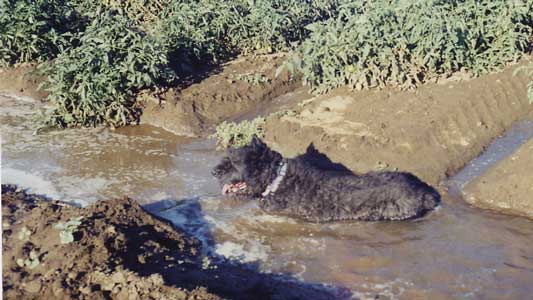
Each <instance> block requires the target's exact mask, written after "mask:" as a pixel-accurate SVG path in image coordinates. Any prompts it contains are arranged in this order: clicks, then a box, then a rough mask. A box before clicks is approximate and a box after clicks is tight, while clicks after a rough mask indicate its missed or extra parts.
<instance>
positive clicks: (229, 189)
mask: <svg viewBox="0 0 533 300" xmlns="http://www.w3.org/2000/svg"><path fill="white" fill-rule="evenodd" d="M245 188H246V183H245V182H238V183H232V184H224V186H222V194H223V195H226V194H229V193H236V192H238V191H240V190H244V189H245Z"/></svg>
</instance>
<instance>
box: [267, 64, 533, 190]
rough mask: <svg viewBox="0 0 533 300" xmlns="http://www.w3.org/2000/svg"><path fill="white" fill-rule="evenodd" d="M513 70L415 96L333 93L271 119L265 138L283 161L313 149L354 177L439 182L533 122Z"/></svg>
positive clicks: (426, 88) (522, 80) (435, 86)
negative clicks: (403, 176)
mask: <svg viewBox="0 0 533 300" xmlns="http://www.w3.org/2000/svg"><path fill="white" fill-rule="evenodd" d="M526 63H527V62H526ZM516 68H517V66H516V65H515V66H510V67H508V68H507V69H505V70H504V71H502V72H499V73H495V74H490V75H486V76H483V77H480V78H476V79H469V80H459V81H450V80H448V81H447V82H445V83H441V84H428V85H425V86H422V87H421V88H419V89H417V90H416V91H405V92H402V91H394V90H382V91H361V92H350V91H346V90H337V91H334V92H333V93H331V94H328V95H324V96H320V97H315V98H311V99H309V100H306V101H303V102H301V103H300V104H299V105H297V106H295V107H294V109H293V111H290V112H288V113H285V114H275V115H271V116H270V117H269V118H268V119H267V125H266V130H265V135H266V140H267V141H268V142H269V145H271V146H272V147H273V148H275V149H276V150H279V151H280V152H282V153H283V154H284V155H287V156H295V155H297V154H300V153H303V152H304V151H305V149H306V147H307V146H308V145H309V144H310V143H313V144H314V145H315V147H316V148H317V149H318V150H319V151H321V152H323V153H326V154H327V155H328V156H329V157H330V158H331V159H332V160H334V161H336V162H340V163H343V164H345V165H346V166H347V167H349V168H350V169H352V170H353V171H355V172H368V171H371V170H382V169H387V170H402V171H409V172H412V173H414V174H416V175H417V176H419V177H420V178H422V179H424V180H426V181H428V182H430V183H432V184H438V183H439V182H440V181H441V180H443V179H444V178H446V177H447V176H449V175H452V174H454V173H456V172H457V171H458V170H459V169H460V168H462V167H463V166H464V165H465V164H466V163H467V162H468V161H470V160H472V159H473V158H474V157H476V156H477V155H479V154H480V153H481V152H482V151H483V149H484V148H485V147H486V145H488V144H489V143H490V142H491V141H492V140H493V139H494V138H496V137H497V136H499V135H500V134H502V133H503V132H504V131H505V130H506V129H508V128H509V127H510V126H511V125H512V124H513V123H514V122H516V121H517V120H521V119H524V118H528V117H529V118H530V117H531V116H532V115H531V111H533V105H530V104H529V102H528V98H527V95H526V90H527V88H526V86H527V82H528V79H527V78H526V77H524V76H513V72H514V70H515V69H516Z"/></svg>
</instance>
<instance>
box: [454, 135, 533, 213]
mask: <svg viewBox="0 0 533 300" xmlns="http://www.w3.org/2000/svg"><path fill="white" fill-rule="evenodd" d="M531 170H533V140H530V141H529V142H527V143H525V144H523V145H522V146H521V147H520V148H519V149H518V150H516V151H515V152H514V153H513V154H512V155H510V156H508V157H507V158H505V159H504V160H502V161H500V162H499V163H498V164H496V165H495V166H493V167H492V168H491V169H489V171H488V172H486V173H485V174H483V175H481V176H480V177H479V178H477V179H476V180H474V181H473V182H471V183H469V184H468V185H467V186H466V188H465V190H464V192H463V193H464V198H465V200H466V201H467V202H468V203H471V204H472V205H475V206H479V207H483V208H489V209H494V210H498V211H503V212H506V213H511V214H516V215H522V216H526V217H529V218H533V197H532V196H531V195H533V180H532V179H533V178H532V174H531Z"/></svg>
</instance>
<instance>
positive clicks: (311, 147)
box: [305, 143, 319, 155]
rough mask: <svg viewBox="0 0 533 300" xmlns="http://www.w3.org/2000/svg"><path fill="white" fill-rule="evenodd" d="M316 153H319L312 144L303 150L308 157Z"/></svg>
mask: <svg viewBox="0 0 533 300" xmlns="http://www.w3.org/2000/svg"><path fill="white" fill-rule="evenodd" d="M317 153H319V152H318V150H316V148H315V144H313V143H311V144H309V146H307V149H306V150H305V154H308V155H309V154H310V155H312V154H317Z"/></svg>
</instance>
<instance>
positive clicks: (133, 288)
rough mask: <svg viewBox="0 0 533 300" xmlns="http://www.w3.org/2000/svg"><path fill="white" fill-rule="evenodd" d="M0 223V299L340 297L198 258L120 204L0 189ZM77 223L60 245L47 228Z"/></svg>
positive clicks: (184, 242)
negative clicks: (76, 202)
mask: <svg viewBox="0 0 533 300" xmlns="http://www.w3.org/2000/svg"><path fill="white" fill-rule="evenodd" d="M2 217H3V223H2V231H3V239H2V251H3V256H2V262H3V264H2V271H3V292H4V299H197V300H201V299H206V300H207V299H209V300H215V299H221V297H223V298H230V299H345V297H344V296H342V295H341V294H338V293H337V294H333V292H332V291H333V290H332V289H326V288H325V287H318V286H311V285H305V284H304V283H301V282H290V281H286V280H284V279H283V278H282V276H281V275H280V276H277V277H276V275H272V274H261V273H258V272H256V271H254V270H252V268H251V267H249V266H248V267H246V266H238V265H235V264H230V263H224V262H220V261H215V260H216V258H213V257H208V256H204V255H203V254H202V252H203V251H202V246H201V244H200V243H199V242H198V240H196V239H195V238H193V237H191V236H189V235H187V234H186V233H184V232H182V231H180V230H177V229H175V228H173V227H172V226H171V225H169V223H167V222H166V221H163V220H161V219H158V218H157V217H154V216H152V215H150V214H148V213H147V212H146V211H144V209H142V208H141V207H140V206H139V204H138V203H137V202H135V201H133V200H131V199H128V198H122V199H114V200H107V201H100V202H97V203H95V204H93V205H91V206H89V207H86V208H77V207H74V206H70V205H67V204H65V203H63V202H58V201H50V200H47V199H45V198H42V197H39V196H36V195H32V194H27V193H26V192H24V191H23V190H22V189H19V188H17V187H16V186H13V185H2ZM79 217H81V224H80V225H79V226H75V228H74V229H72V230H71V232H73V236H74V240H73V241H72V242H70V243H66V244H63V243H62V241H61V239H60V230H59V229H57V228H55V227H54V225H55V224H58V223H59V222H63V223H65V222H68V221H69V220H72V219H73V218H79ZM217 294H218V295H217ZM346 297H347V296H346Z"/></svg>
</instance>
